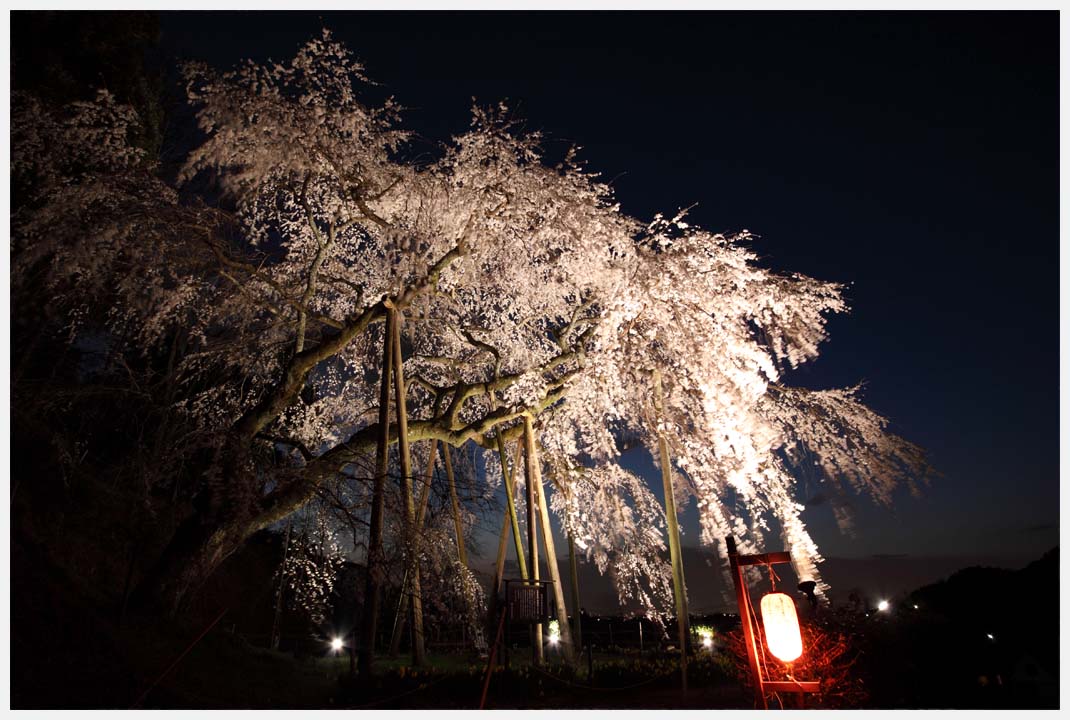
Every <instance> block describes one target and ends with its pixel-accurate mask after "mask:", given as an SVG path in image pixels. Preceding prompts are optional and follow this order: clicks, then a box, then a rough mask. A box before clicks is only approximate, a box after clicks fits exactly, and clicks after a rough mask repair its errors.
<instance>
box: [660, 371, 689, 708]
mask: <svg viewBox="0 0 1070 720" xmlns="http://www.w3.org/2000/svg"><path fill="white" fill-rule="evenodd" d="M654 407H655V410H656V411H657V422H658V428H657V431H658V451H659V456H660V464H661V482H662V486H663V489H664V492H665V523H666V525H667V526H668V531H669V559H670V561H671V563H672V590H673V596H674V598H675V600H676V624H677V626H678V629H679V632H678V636H679V641H680V680H681V689H682V691H683V692H684V693H686V692H687V648H688V644H689V641H690V634H691V632H690V628H689V627H688V625H689V622H688V614H687V586H686V584H685V583H684V561H683V557H682V554H681V551H680V527H679V525H678V524H677V520H676V495H675V492H674V490H673V484H672V460H671V459H670V458H669V443H668V441H666V439H665V432H664V430H663V429H662V428H661V423H662V422H663V421H664V417H665V401H664V398H663V395H662V388H661V371H660V370H655V371H654Z"/></svg>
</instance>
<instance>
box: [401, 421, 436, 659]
mask: <svg viewBox="0 0 1070 720" xmlns="http://www.w3.org/2000/svg"><path fill="white" fill-rule="evenodd" d="M437 447H438V440H437V439H433V440H431V448H430V453H429V454H428V456H427V458H428V459H427V471H426V472H425V473H424V477H425V478H426V482H424V484H423V488H421V490H420V502H419V507H418V509H417V511H416V529H417V531H421V530H423V527H424V518H425V517H426V515H427V503H428V501H429V500H430V497H431V478H432V476H433V475H434V472H435V452H436V448H437ZM408 615H409V569H408V568H405V574H404V575H403V576H402V578H401V595H400V597H398V607H397V610H396V611H395V613H394V631H393V632H392V633H391V635H390V657H392V658H395V657H397V656H398V654H399V653H400V652H401V637H402V636H403V635H404V634H405V627H406V626H407V625H408Z"/></svg>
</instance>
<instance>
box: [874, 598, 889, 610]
mask: <svg viewBox="0 0 1070 720" xmlns="http://www.w3.org/2000/svg"><path fill="white" fill-rule="evenodd" d="M888 607H889V605H888V601H887V600H881V601H880V602H879V603H877V609H878V610H880V611H881V612H887V611H888Z"/></svg>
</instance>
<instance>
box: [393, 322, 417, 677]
mask: <svg viewBox="0 0 1070 720" xmlns="http://www.w3.org/2000/svg"><path fill="white" fill-rule="evenodd" d="M390 312H391V314H392V315H394V316H395V317H394V337H393V346H394V407H395V408H396V411H397V416H398V448H399V450H400V453H399V454H400V455H401V485H402V493H403V494H404V496H405V526H406V528H405V529H406V530H407V532H406V533H405V534H406V535H407V536H408V537H407V538H406V546H407V547H406V555H407V556H408V557H407V561H408V567H409V584H410V588H411V589H412V600H411V602H412V634H413V638H412V664H413V665H416V666H420V665H423V664H424V655H425V654H424V617H423V615H424V614H423V602H422V601H421V599H420V558H419V552H418V547H419V538H418V537H417V527H416V508H415V507H414V502H413V496H412V456H411V455H410V454H409V418H408V412H407V410H406V403H405V372H404V369H403V368H402V358H401V323H400V320H401V318H400V317H398V312H397V310H396V309H393V308H391V310H390Z"/></svg>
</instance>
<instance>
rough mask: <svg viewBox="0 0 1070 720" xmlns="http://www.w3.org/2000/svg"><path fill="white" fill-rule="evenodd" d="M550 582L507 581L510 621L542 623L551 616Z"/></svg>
mask: <svg viewBox="0 0 1070 720" xmlns="http://www.w3.org/2000/svg"><path fill="white" fill-rule="evenodd" d="M548 590H549V582H546V581H538V580H536V581H534V584H525V583H524V581H523V580H513V581H509V580H507V581H506V582H505V601H506V603H508V607H509V621H510V622H527V623H532V624H535V623H541V622H545V621H546V620H547V618H549V617H550V598H549V592H548Z"/></svg>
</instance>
